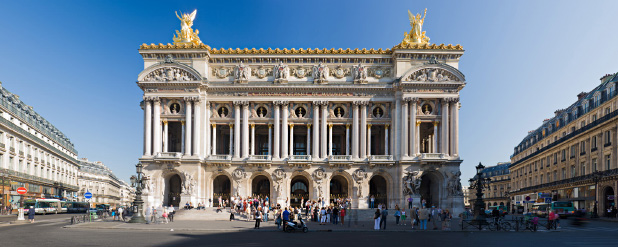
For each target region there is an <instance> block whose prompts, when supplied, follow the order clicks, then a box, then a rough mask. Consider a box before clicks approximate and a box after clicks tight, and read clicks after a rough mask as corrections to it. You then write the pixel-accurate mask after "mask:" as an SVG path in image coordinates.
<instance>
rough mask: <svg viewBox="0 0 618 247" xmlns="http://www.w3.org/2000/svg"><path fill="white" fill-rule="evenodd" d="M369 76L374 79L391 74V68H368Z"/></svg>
mask: <svg viewBox="0 0 618 247" xmlns="http://www.w3.org/2000/svg"><path fill="white" fill-rule="evenodd" d="M368 73H369V76H371V77H374V78H376V79H380V78H383V77H390V76H391V69H390V68H388V67H375V68H369V69H368Z"/></svg>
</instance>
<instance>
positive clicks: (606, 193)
mask: <svg viewBox="0 0 618 247" xmlns="http://www.w3.org/2000/svg"><path fill="white" fill-rule="evenodd" d="M614 197H615V193H614V188H612V187H611V186H607V187H605V190H603V200H604V201H605V207H604V209H605V210H603V214H601V213H599V215H604V214H605V213H607V210H608V209H610V208H613V207H612V206H615V205H614Z"/></svg>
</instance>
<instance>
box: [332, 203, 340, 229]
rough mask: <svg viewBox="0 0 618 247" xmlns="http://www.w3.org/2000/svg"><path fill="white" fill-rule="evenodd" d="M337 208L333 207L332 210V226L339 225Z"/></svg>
mask: <svg viewBox="0 0 618 247" xmlns="http://www.w3.org/2000/svg"><path fill="white" fill-rule="evenodd" d="M338 219H339V207H338V206H335V207H334V208H333V225H338V224H339V221H338Z"/></svg>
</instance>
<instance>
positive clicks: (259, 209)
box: [253, 207, 262, 229]
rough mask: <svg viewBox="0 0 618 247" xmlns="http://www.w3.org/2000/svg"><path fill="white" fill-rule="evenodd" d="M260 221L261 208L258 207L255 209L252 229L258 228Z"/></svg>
mask: <svg viewBox="0 0 618 247" xmlns="http://www.w3.org/2000/svg"><path fill="white" fill-rule="evenodd" d="M261 221H262V208H261V207H258V208H257V210H255V227H253V229H260V222H261Z"/></svg>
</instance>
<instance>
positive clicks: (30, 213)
mask: <svg viewBox="0 0 618 247" xmlns="http://www.w3.org/2000/svg"><path fill="white" fill-rule="evenodd" d="M34 213H35V212H34V207H33V206H30V209H28V220H29V221H30V223H34Z"/></svg>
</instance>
